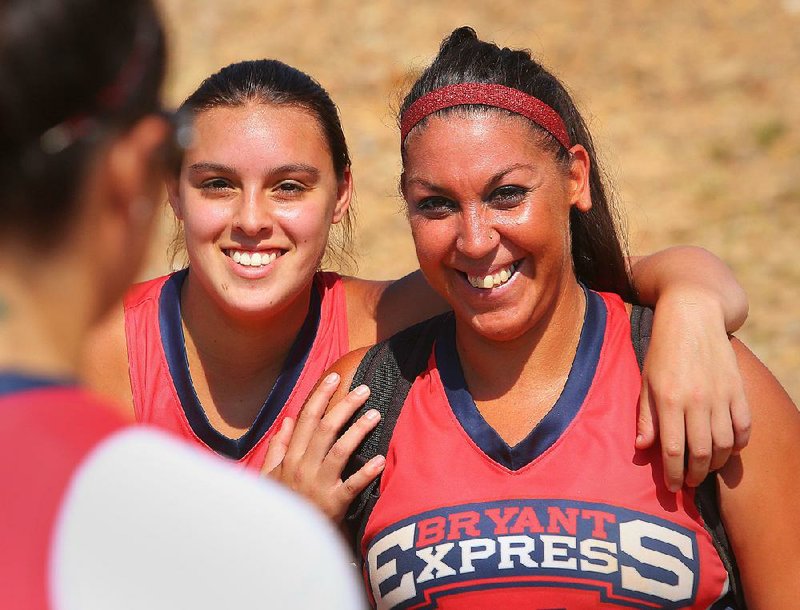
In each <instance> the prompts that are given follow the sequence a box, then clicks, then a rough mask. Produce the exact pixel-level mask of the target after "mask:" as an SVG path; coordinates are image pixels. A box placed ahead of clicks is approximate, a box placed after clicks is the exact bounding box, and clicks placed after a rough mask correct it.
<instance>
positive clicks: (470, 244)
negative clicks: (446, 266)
mask: <svg viewBox="0 0 800 610" xmlns="http://www.w3.org/2000/svg"><path fill="white" fill-rule="evenodd" d="M498 241H499V240H498V236H497V231H495V228H494V225H493V223H492V222H491V218H490V217H489V216H488V215H487V214H486V213H485V212H483V211H482V210H481V209H480V208H477V209H471V210H465V211H464V212H463V214H462V215H461V222H460V223H459V229H458V236H457V239H456V248H457V250H458V251H459V252H460V253H462V254H464V255H465V256H467V257H469V258H473V259H479V258H483V257H484V256H486V255H487V254H489V253H490V252H491V251H492V250H494V248H495V247H496V246H497V243H498Z"/></svg>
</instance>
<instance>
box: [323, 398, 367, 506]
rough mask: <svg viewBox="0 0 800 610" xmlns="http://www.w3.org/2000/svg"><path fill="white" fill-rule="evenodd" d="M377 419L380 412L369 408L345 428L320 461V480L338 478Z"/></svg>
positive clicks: (334, 479) (336, 479) (335, 479)
mask: <svg viewBox="0 0 800 610" xmlns="http://www.w3.org/2000/svg"><path fill="white" fill-rule="evenodd" d="M378 421H380V413H378V411H376V410H375V409H370V410H369V411H367V412H366V413H364V415H362V416H361V417H359V418H358V420H357V421H356V422H355V423H354V424H353V425H352V426H350V428H348V429H347V431H346V432H345V433H344V434H343V435H342V436H341V437H340V438H339V440H337V441H336V442H335V443H334V444H333V446H332V447H331V449H330V451H328V453H327V455H326V456H325V459H324V460H323V462H322V466H321V467H320V478H321V479H322V480H324V481H338V480H339V478H340V477H341V476H342V471H343V470H344V467H345V466H346V465H347V462H348V460H349V459H350V456H351V455H353V452H354V451H355V450H356V448H357V447H358V446H359V444H360V443H361V441H363V440H364V438H366V436H367V434H369V433H370V432H371V431H372V430H373V429H374V428H375V426H377V425H378ZM362 468H363V467H362ZM351 478H352V477H351ZM367 483H369V481H367ZM359 491H360V490H359ZM356 493H358V492H356Z"/></svg>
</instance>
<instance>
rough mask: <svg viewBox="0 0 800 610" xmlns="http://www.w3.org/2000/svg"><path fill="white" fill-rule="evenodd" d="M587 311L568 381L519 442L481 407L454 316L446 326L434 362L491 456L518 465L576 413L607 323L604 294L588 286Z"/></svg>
mask: <svg viewBox="0 0 800 610" xmlns="http://www.w3.org/2000/svg"><path fill="white" fill-rule="evenodd" d="M584 292H585V293H586V313H585V315H584V320H583V327H582V329H581V336H580V339H579V340H578V348H577V350H576V353H575V359H574V360H573V362H572V368H571V369H570V372H569V376H568V377H567V381H566V383H565V384H564V389H563V390H562V392H561V396H559V398H558V400H557V401H556V403H555V404H554V405H553V407H552V409H550V411H548V413H547V414H546V415H545V416H544V417H543V418H542V419H541V421H540V422H539V423H538V424H537V425H536V426H534V428H533V430H531V432H530V433H529V434H528V435H527V436H526V437H525V438H524V439H522V440H521V441H520V442H519V443H517V444H516V445H514V446H513V447H510V446H509V445H508V443H506V442H505V441H504V440H503V439H502V438H501V437H500V435H499V434H497V432H496V431H495V430H494V428H492V427H491V426H490V425H489V424H488V423H486V420H485V419H484V418H483V416H482V415H481V414H480V411H478V407H477V406H476V405H475V401H474V400H473V398H472V395H471V394H470V393H469V390H468V389H467V383H466V380H465V379H464V372H463V370H462V368H461V361H460V359H459V357H458V351H457V349H456V337H455V319H454V318H452V317H451V318H450V319H449V320H448V321H447V322H446V323H445V324H444V325H443V327H442V330H441V332H440V335H439V337H438V338H437V341H436V347H435V350H436V352H435V353H436V365H437V368H438V369H439V375H440V377H441V379H442V384H443V386H444V391H445V394H446V395H447V400H448V401H449V403H450V407H451V409H452V410H453V413H454V414H455V416H456V418H457V419H458V421H459V422H460V424H461V426H462V427H463V428H464V431H465V432H466V433H467V434H468V435H469V437H470V438H471V439H472V440H473V441H474V442H475V444H476V445H478V447H479V448H480V449H481V451H483V452H484V453H485V454H486V455H487V456H488V457H490V458H491V459H492V460H494V461H495V462H497V463H498V464H501V465H503V466H505V467H506V468H508V469H509V470H519V469H520V468H522V467H523V466H526V465H527V464H530V463H531V462H532V461H533V460H535V459H536V458H537V457H539V456H540V455H542V454H543V453H544V452H545V451H546V450H547V449H548V448H549V447H551V446H552V445H553V443H555V442H556V441H557V440H558V439H559V438H560V437H561V435H562V434H563V433H564V431H565V430H566V429H567V427H568V426H569V425H570V423H571V422H572V420H573V419H574V418H575V416H576V415H577V414H578V411H579V410H580V408H581V405H582V404H583V401H584V399H585V398H586V394H587V393H588V391H589V388H590V387H591V385H592V381H593V380H594V376H595V371H596V370H597V364H598V361H599V360H600V350H601V348H602V347H603V337H604V335H605V328H606V307H605V303H604V301H603V299H602V297H601V296H600V295H598V294H597V293H595V292H592V291H590V290H586V289H584Z"/></svg>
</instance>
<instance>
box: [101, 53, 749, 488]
mask: <svg viewBox="0 0 800 610" xmlns="http://www.w3.org/2000/svg"><path fill="white" fill-rule="evenodd" d="M183 109H184V110H185V111H188V112H190V113H191V114H192V116H193V119H194V125H193V126H194V139H193V144H192V146H191V147H190V148H189V150H188V151H187V153H186V155H185V157H184V159H183V163H182V165H181V166H180V167H179V168H176V171H175V174H174V176H173V178H172V179H171V180H169V184H168V190H169V199H170V203H171V205H172V208H173V210H174V211H175V215H176V216H177V217H178V219H180V220H181V221H182V223H183V234H184V236H185V244H186V252H187V254H188V260H189V266H188V268H187V269H184V270H182V271H179V272H177V273H174V274H171V275H169V276H166V277H163V278H157V279H155V280H151V281H150V282H145V283H144V284H141V285H138V286H136V287H134V288H133V289H132V290H131V291H130V292H129V294H128V295H127V296H126V299H125V305H124V308H120V309H119V310H118V312H117V313H116V315H115V316H114V318H113V319H112V320H110V321H109V323H108V324H106V325H105V327H104V328H103V329H101V331H99V333H98V337H97V340H96V341H95V343H94V345H93V348H92V349H91V350H90V351H89V357H90V362H89V366H88V375H89V378H90V379H91V381H92V383H93V384H94V385H95V387H97V388H99V389H101V390H103V391H105V392H106V393H110V394H112V395H114V396H116V397H118V398H120V399H122V401H123V402H124V404H125V405H127V407H128V409H129V410H131V411H132V412H133V413H135V415H136V418H137V420H138V421H141V422H147V423H151V424H155V425H157V426H160V427H163V428H167V429H170V430H172V431H174V432H176V433H177V434H179V435H181V436H183V437H185V438H187V439H188V440H190V441H192V442H195V443H197V444H199V445H201V446H206V447H209V448H211V449H212V450H214V451H216V452H217V453H219V454H221V455H225V456H228V457H230V458H232V459H234V460H238V461H240V462H241V463H243V464H246V465H249V466H252V467H254V468H260V467H261V466H262V465H263V463H264V459H265V455H266V450H267V442H268V440H269V439H270V438H271V437H272V436H273V435H274V434H275V433H276V431H277V430H278V429H279V428H280V427H281V426H282V425H283V422H284V421H287V418H289V420H288V423H287V427H286V430H285V435H284V436H282V437H281V439H282V441H283V440H285V439H286V438H288V435H289V433H290V432H291V425H292V419H291V418H294V417H295V416H296V415H297V413H298V412H299V410H300V407H301V406H302V404H303V402H304V401H305V399H306V397H307V396H308V394H309V392H310V391H311V390H312V388H313V387H314V385H315V384H316V382H317V380H318V379H319V377H320V376H321V375H322V373H323V372H324V371H325V369H326V368H327V367H328V366H330V364H331V363H332V362H334V361H335V360H336V359H337V358H339V357H340V356H341V355H343V354H344V353H346V352H348V351H349V350H351V349H354V348H357V347H361V346H364V345H368V344H371V343H374V342H375V341H377V340H379V339H382V338H385V337H387V336H390V335H391V334H393V333H394V332H396V331H398V330H400V329H402V328H405V327H407V326H409V325H411V324H413V323H415V322H418V321H420V320H423V319H426V318H428V317H430V316H432V315H434V314H437V313H440V312H442V311H444V310H445V309H446V308H447V303H446V302H445V301H443V300H442V299H441V297H440V296H439V295H437V294H436V293H435V292H434V291H433V290H431V288H430V287H429V286H428V284H427V283H426V282H425V280H424V278H423V277H422V275H421V274H420V273H419V272H415V273H412V274H410V275H409V276H406V277H404V278H402V279H400V280H397V281H385V282H379V281H367V280H362V279H358V278H352V277H340V276H339V275H337V274H335V273H330V272H323V271H320V270H319V269H320V261H321V260H322V259H323V256H324V255H325V254H326V251H327V252H328V253H331V252H330V251H331V249H332V248H331V244H329V237H328V236H329V232H331V229H332V228H334V227H343V228H344V230H343V234H344V237H345V240H344V241H343V242H341V241H340V242H339V243H338V245H339V250H343V249H344V250H346V248H347V243H348V242H347V240H346V238H347V236H348V235H349V231H350V224H349V222H350V220H349V211H350V203H351V197H352V192H353V178H352V174H351V169H350V158H349V154H348V151H347V145H346V142H345V139H344V134H343V132H342V128H341V125H340V122H339V117H338V113H337V110H336V107H335V105H334V104H333V102H332V101H331V99H330V98H329V97H328V95H327V93H326V92H325V90H324V89H322V88H321V87H320V85H319V84H318V83H317V82H316V81H314V80H313V79H312V78H310V77H309V76H308V75H306V74H304V73H302V72H300V71H299V70H296V69H294V68H291V67H290V66H287V65H285V64H282V63H281V62H278V61H274V60H260V61H247V62H241V63H238V64H233V65H230V66H228V67H226V68H223V69H222V70H221V71H219V72H218V73H216V74H214V75H212V76H210V77H209V78H208V79H206V80H205V81H204V82H203V83H202V84H201V85H200V87H199V88H198V90H197V91H195V92H194V93H193V94H192V95H191V96H189V98H188V99H187V100H186V102H185V103H184V105H183ZM326 249H327V250H326ZM633 276H634V281H635V284H636V287H637V289H638V293H639V295H640V298H641V299H643V300H644V301H645V302H649V303H653V304H654V303H656V301H657V302H658V312H659V313H658V320H657V324H656V329H655V332H654V338H653V344H654V345H653V350H652V351H651V356H650V361H649V362H648V368H647V375H646V377H645V379H646V381H645V384H646V387H647V388H648V391H646V392H643V409H642V413H643V416H642V435H641V438H640V441H639V442H640V443H642V444H643V445H647V444H649V443H651V442H652V441H653V439H654V436H655V428H654V426H653V425H652V423H651V421H650V418H651V415H650V411H651V408H653V407H655V408H658V409H659V411H660V419H661V423H660V425H661V440H662V443H663V444H664V446H665V447H667V448H668V450H669V452H670V456H671V457H670V465H671V467H670V470H669V472H670V475H669V476H670V477H671V480H672V482H673V484H675V485H679V484H680V481H682V479H683V469H684V446H685V440H684V439H685V436H684V421H687V422H688V440H689V443H688V445H689V449H690V464H691V468H690V470H691V476H692V477H693V478H694V479H697V480H700V479H702V476H700V475H701V474H704V473H705V471H706V470H707V469H708V467H709V465H711V463H712V452H711V449H712V447H713V448H714V450H715V453H714V455H713V465H715V466H718V465H720V464H721V463H723V462H724V461H725V459H726V458H727V455H728V453H729V451H730V449H731V447H742V446H743V445H744V444H745V443H746V437H747V433H748V421H747V417H748V416H747V408H746V405H745V404H744V401H743V398H742V392H741V386H740V382H739V379H738V373H737V372H736V369H735V366H733V357H732V353H731V350H730V347H729V345H728V341H727V335H726V329H725V327H726V326H727V327H728V330H733V329H735V328H737V327H738V325H739V324H740V323H741V321H742V320H743V318H744V314H745V312H746V307H747V306H746V301H745V299H744V297H743V295H742V292H741V290H740V288H739V287H738V285H737V284H736V283H735V281H733V279H732V278H731V275H730V273H729V272H728V271H727V269H726V268H725V267H724V265H722V264H721V263H720V262H719V261H718V260H717V259H715V258H714V257H712V256H710V255H708V254H707V253H705V252H704V251H702V250H699V249H676V250H670V251H667V252H664V253H660V254H657V255H654V256H651V257H649V258H647V259H644V260H642V261H640V262H637V263H635V264H634V265H633ZM630 295H633V293H630ZM721 363H722V364H721ZM676 380H679V383H677V385H676V383H675V381H676ZM699 394H702V395H703V396H705V397H706V399H705V400H703V401H701V402H700V403H697V402H696V401H694V397H695V396H697V395H699ZM732 420H733V421H732ZM373 423H374V422H373ZM364 425H365V426H367V427H368V426H369V425H371V424H370V423H369V422H364ZM371 468H372V467H371ZM369 472H370V474H375V473H377V470H375V469H374V468H372V469H371V470H369ZM698 477H699V478H698Z"/></svg>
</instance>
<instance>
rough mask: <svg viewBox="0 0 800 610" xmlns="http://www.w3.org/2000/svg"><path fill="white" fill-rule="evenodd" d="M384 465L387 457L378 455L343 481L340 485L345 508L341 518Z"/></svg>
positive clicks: (342, 502)
mask: <svg viewBox="0 0 800 610" xmlns="http://www.w3.org/2000/svg"><path fill="white" fill-rule="evenodd" d="M384 466H386V458H384V457H383V456H382V455H376V456H374V457H373V458H372V459H371V460H370V461H369V462H367V463H366V464H364V465H363V466H362V467H361V469H360V470H358V471H356V472H355V473H353V474H352V475H351V476H350V477H349V478H348V479H347V480H346V481H344V482H343V483H342V485H341V486H340V487H339V494H340V497H341V505H342V506H343V507H344V508H343V509H342V510H341V515H340V516H339V518H341V517H343V516H344V513H345V511H346V510H347V507H348V506H350V504H352V503H353V501H354V500H355V499H356V496H358V494H360V493H361V492H362V491H363V490H364V489H365V488H366V487H367V485H369V484H370V483H371V482H372V481H373V480H374V479H375V477H377V476H378V475H379V474H380V473H381V472H382V471H383V468H384Z"/></svg>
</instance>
